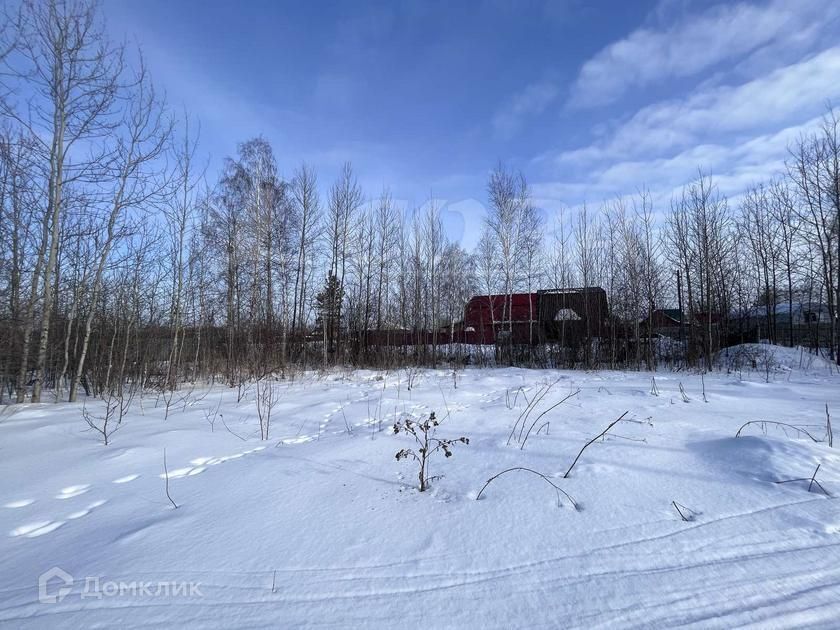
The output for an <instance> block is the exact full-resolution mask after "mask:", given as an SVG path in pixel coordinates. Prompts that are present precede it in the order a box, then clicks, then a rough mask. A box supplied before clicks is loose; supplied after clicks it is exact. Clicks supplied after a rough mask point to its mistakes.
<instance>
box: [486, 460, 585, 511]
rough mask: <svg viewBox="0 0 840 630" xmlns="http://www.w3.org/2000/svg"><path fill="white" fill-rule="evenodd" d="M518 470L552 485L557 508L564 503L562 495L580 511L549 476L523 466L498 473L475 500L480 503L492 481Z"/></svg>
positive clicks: (570, 497)
mask: <svg viewBox="0 0 840 630" xmlns="http://www.w3.org/2000/svg"><path fill="white" fill-rule="evenodd" d="M517 470H521V471H523V472H527V473H531V474H532V475H536V476H537V477H539V478H540V479H542V480H543V481H545V482H546V483H547V484H548V485H550V486H551V487H552V488H554V490H555V492H557V507H560V506H561V505H562V501H561V500H560V495H561V494H562V495H563V496H565V497H566V498H567V499H568V500H569V502H570V503H571V504H572V507H573V508H575V509H576V510H580V506H579V505H578V504H577V502H576V501H575V500H574V499H573V498H572V496H571V495H570V494H569V493H568V492H566V491H565V490H563V488H561V487H560V486H558V485H557V484H556V483H554V482H553V481H552V480H551V479H549V478H548V477H547V476H545V475H544V474H542V473H541V472H537V471H536V470H532V469H530V468H525V467H523V466H516V467H515V468H508V469H507V470H503V471H502V472H500V473H497V474H495V475H493V476H492V477H490V479H488V480H487V481H486V482H485V484H484V485H483V486H482V487H481V490H479V491H478V494H477V495H476V497H475V500H476V501H478V500H479V499H480V498H481V495H482V494H484V490H486V489H487V486H489V485H490V483H491V482H492V481H494V480H496V479H498V478H499V477H501V476H502V475H506V474H507V473H509V472H514V471H517Z"/></svg>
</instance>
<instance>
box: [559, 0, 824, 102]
mask: <svg viewBox="0 0 840 630" xmlns="http://www.w3.org/2000/svg"><path fill="white" fill-rule="evenodd" d="M838 14H840V3H837V2H836V1H834V0H797V1H796V2H791V1H789V0H773V1H771V2H769V3H767V4H764V5H759V4H753V3H746V2H739V3H732V4H722V5H717V6H714V7H712V8H710V9H707V10H706V11H705V12H703V13H700V14H683V15H682V17H681V18H680V19H679V20H677V21H675V22H672V23H671V24H669V25H667V26H654V27H650V26H649V27H643V28H639V29H637V30H635V31H633V32H632V33H630V34H629V35H627V36H626V37H624V38H623V39H620V40H618V41H616V42H613V43H612V44H610V45H608V46H607V47H605V48H603V49H602V50H601V51H600V52H598V53H597V54H596V55H595V56H593V57H592V58H591V59H589V60H588V61H587V62H586V63H584V64H583V66H582V67H581V69H580V72H579V74H578V77H577V79H576V80H575V82H574V84H573V86H572V90H571V96H570V99H569V104H570V105H572V106H574V107H590V106H596V105H603V104H606V103H610V102H613V101H615V100H617V99H618V98H619V97H621V96H622V95H623V94H625V93H626V92H627V91H629V90H631V89H633V88H635V89H639V88H645V87H648V86H653V85H656V84H659V83H662V82H664V81H668V80H673V79H679V78H684V77H690V76H694V75H696V74H698V73H700V72H702V71H704V70H708V69H710V68H712V67H714V66H716V65H718V64H720V63H722V62H724V61H728V62H732V61H734V60H737V59H738V58H741V57H744V56H746V55H749V54H750V53H752V52H754V51H757V50H759V49H762V48H768V47H770V48H773V49H774V51H773V52H774V53H775V54H776V56H780V55H782V54H783V53H784V52H785V49H786V48H791V47H794V46H795V45H797V44H799V43H801V42H803V41H808V42H812V41H813V40H814V37H815V35H816V33H817V32H818V31H819V30H820V29H822V28H829V27H830V25H831V23H832V21H833V20H834V19H835V18H836V17H837V16H838ZM764 52H765V53H766V52H767V51H766V50H765V51H764Z"/></svg>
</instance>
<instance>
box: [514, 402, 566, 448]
mask: <svg viewBox="0 0 840 630" xmlns="http://www.w3.org/2000/svg"><path fill="white" fill-rule="evenodd" d="M579 393H580V390H577V391H575V392H572V393H571V394H568V395H567V396H565V397H564V398H562V399H561V400H560V402H557V403H554V404H553V405H551V407H549V408H548V409H546V410H545V411H543V412H542V413H541V414H540V415H538V416H537V418H536V419H535V420H534V421H533V422H532V423H531V426H530V427H528V432H527V433H526V434H525V439H524V440H522V445H521V446H520V447H519V450H520V451H521V450H523V449H524V448H525V442H527V441H528V436H529V435H531V430H532V429H533V428H534V427H535V426H536V425H537V422H539V421H540V418H542V417H543V416H544V415H545V414H547V413H548V412H549V411H551V410H552V409H554V408H555V407H559V406H560V405H562V404H563V403H564V402H566V401H567V400H569V398H571V397H572V396H577V395H578V394H579ZM523 426H524V425H523Z"/></svg>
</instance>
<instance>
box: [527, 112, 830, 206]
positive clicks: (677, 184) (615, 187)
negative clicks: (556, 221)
mask: <svg viewBox="0 0 840 630" xmlns="http://www.w3.org/2000/svg"><path fill="white" fill-rule="evenodd" d="M820 122H821V117H820V116H817V117H815V118H812V119H809V120H807V121H806V122H803V123H801V124H795V125H791V126H788V127H785V128H784V129H782V130H779V131H774V132H771V133H766V134H759V135H757V136H755V137H749V138H746V139H743V140H740V141H732V142H730V143H709V144H700V145H697V146H693V147H691V148H688V149H685V150H684V151H681V152H678V153H676V154H675V155H672V156H668V157H659V158H650V159H646V158H638V159H632V160H617V161H614V162H609V163H605V164H604V166H602V167H601V168H599V169H596V170H594V171H592V172H591V173H590V175H589V176H588V177H584V178H582V179H578V178H576V179H575V181H573V182H568V181H543V182H540V183H536V184H534V185H533V186H532V189H533V192H534V196H535V198H536V199H538V200H539V202H540V203H541V204H542V205H544V206H545V207H558V206H562V205H569V206H573V205H576V204H580V203H582V202H583V201H585V200H589V201H590V202H595V203H598V202H600V201H602V200H605V199H611V198H615V197H617V196H623V195H627V194H633V193H634V192H635V191H636V190H637V189H639V188H641V187H643V186H644V187H647V188H648V189H649V190H650V191H651V194H652V197H653V199H654V201H655V203H656V205H657V207H658V210H660V211H663V210H667V207H668V203H669V200H670V198H671V196H672V195H673V194H675V193H676V192H677V191H678V190H679V189H680V188H681V187H682V186H683V185H685V184H686V183H688V182H689V181H691V180H692V179H695V178H696V177H697V176H698V172H699V171H698V169H701V168H702V169H703V171H704V172H705V173H711V174H712V175H713V177H714V180H715V183H716V184H717V186H718V188H719V190H720V191H721V192H722V193H723V194H726V195H730V196H737V195H739V194H740V193H742V192H743V191H744V190H745V189H746V188H747V187H749V186H751V185H753V184H755V183H758V182H760V181H766V180H767V179H769V178H770V177H773V176H774V175H778V174H779V173H780V172H781V171H782V170H783V169H784V164H785V159H786V158H787V155H788V147H789V146H790V145H791V143H793V142H795V141H796V139H797V138H798V137H799V136H800V135H801V134H803V133H807V132H809V131H812V130H814V129H815V128H816V127H817V126H818V125H819V124H820Z"/></svg>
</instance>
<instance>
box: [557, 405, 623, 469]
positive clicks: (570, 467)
mask: <svg viewBox="0 0 840 630" xmlns="http://www.w3.org/2000/svg"><path fill="white" fill-rule="evenodd" d="M628 413H630V412H629V411H625V412H624V413H623V414H621V415H620V416H619V417H618V418H617V419H616V420H613V421H612V422H610V423H609V425H607V428H606V429H604V430H603V431H601V432H600V433H599V434H598V435H596V436H595V437H594V438H592V439H591V440H589V441H588V442H587V443H586V444H584V445H583V448H582V449H580V452H579V453H578V454H577V457H575V461H573V462H572V465H571V466H569V470H567V471H566V474H564V475H563V479H568V478H569V474H570V473H571V472H572V469H573V468H574V467H575V464H577V463H578V460H579V459H580V456H581V455H583V451H585V450H586V449H587V448H588V447H589V446H590V445H591V444H593V443H594V442H596V441H597V440H599V439H600V438H602V437H604V436H606V435H607V431H609V430H610V429H612V428H613V427H614V426H615V425H617V424H618V423H619V422H621V421H622V420H624V416H626V415H627V414H628Z"/></svg>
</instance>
